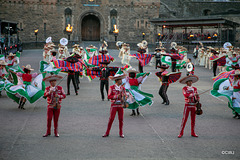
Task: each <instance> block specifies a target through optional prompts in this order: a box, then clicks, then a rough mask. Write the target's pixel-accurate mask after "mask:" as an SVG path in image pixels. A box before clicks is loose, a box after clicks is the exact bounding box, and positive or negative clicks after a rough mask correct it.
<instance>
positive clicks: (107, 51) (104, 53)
mask: <svg viewBox="0 0 240 160" xmlns="http://www.w3.org/2000/svg"><path fill="white" fill-rule="evenodd" d="M99 53H103V54H105V53H108V51H99Z"/></svg>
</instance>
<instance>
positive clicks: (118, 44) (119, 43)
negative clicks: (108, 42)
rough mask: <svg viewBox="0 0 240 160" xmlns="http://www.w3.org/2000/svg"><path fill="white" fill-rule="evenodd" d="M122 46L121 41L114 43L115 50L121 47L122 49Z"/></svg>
mask: <svg viewBox="0 0 240 160" xmlns="http://www.w3.org/2000/svg"><path fill="white" fill-rule="evenodd" d="M122 44H123V42H122V41H117V42H116V46H117V49H119V48H121V47H122Z"/></svg>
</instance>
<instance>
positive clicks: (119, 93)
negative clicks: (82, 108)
mask: <svg viewBox="0 0 240 160" xmlns="http://www.w3.org/2000/svg"><path fill="white" fill-rule="evenodd" d="M125 77H126V75H115V76H114V77H113V76H110V77H109V78H110V79H111V80H115V84H114V85H112V86H110V88H109V91H108V99H111V108H110V117H109V121H108V127H107V131H106V133H105V134H104V135H103V136H102V137H108V136H109V133H110V129H111V126H112V123H113V121H114V118H115V115H116V112H118V120H119V136H120V137H121V138H124V135H123V96H126V90H125V88H124V87H123V86H122V79H123V78H125Z"/></svg>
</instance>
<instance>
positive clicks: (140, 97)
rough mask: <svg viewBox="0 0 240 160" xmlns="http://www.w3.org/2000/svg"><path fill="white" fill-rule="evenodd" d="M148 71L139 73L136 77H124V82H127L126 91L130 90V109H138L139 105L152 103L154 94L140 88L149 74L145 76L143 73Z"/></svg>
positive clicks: (128, 99) (128, 100)
mask: <svg viewBox="0 0 240 160" xmlns="http://www.w3.org/2000/svg"><path fill="white" fill-rule="evenodd" d="M145 74H146V73H138V74H137V75H136V78H134V79H130V78H129V77H127V78H125V79H123V83H125V88H126V91H127V92H128V98H127V100H126V101H127V102H128V104H129V107H128V109H136V108H138V107H139V106H146V105H152V104H153V101H152V99H151V98H153V95H152V94H150V93H146V92H143V91H141V90H140V88H141V84H142V83H143V82H144V81H145V80H146V78H147V77H148V75H149V74H148V75H147V76H146V77H144V78H143V75H145Z"/></svg>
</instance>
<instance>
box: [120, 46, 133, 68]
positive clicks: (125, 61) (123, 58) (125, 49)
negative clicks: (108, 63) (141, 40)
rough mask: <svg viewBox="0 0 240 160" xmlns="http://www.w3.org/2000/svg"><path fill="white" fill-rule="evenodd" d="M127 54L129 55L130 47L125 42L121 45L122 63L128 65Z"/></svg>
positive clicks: (128, 57) (128, 58)
mask: <svg viewBox="0 0 240 160" xmlns="http://www.w3.org/2000/svg"><path fill="white" fill-rule="evenodd" d="M129 55H130V47H129V46H128V45H127V44H126V45H123V55H122V64H123V65H126V64H128V65H130V59H131V57H130V56H129Z"/></svg>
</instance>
